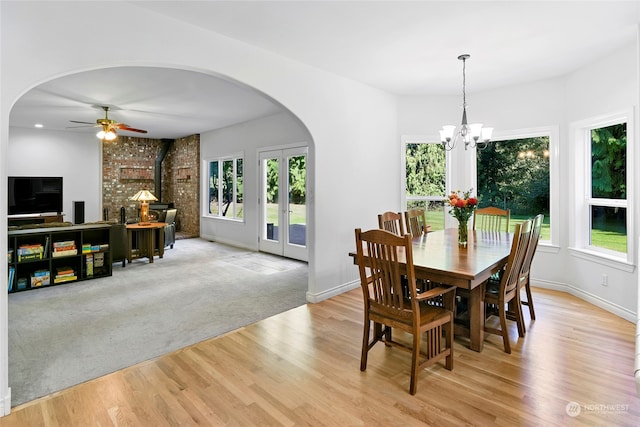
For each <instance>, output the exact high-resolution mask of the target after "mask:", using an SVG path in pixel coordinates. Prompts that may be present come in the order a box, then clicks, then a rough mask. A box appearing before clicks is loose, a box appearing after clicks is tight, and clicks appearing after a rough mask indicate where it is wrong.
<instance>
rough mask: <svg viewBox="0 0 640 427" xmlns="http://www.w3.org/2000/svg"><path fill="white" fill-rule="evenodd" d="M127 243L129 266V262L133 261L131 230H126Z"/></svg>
mask: <svg viewBox="0 0 640 427" xmlns="http://www.w3.org/2000/svg"><path fill="white" fill-rule="evenodd" d="M127 243H128V247H127V261H128V262H129V264H131V261H132V260H133V230H131V229H128V230H127Z"/></svg>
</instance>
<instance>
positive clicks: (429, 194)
mask: <svg viewBox="0 0 640 427" xmlns="http://www.w3.org/2000/svg"><path fill="white" fill-rule="evenodd" d="M404 143H405V193H406V194H405V197H406V207H407V209H411V208H423V209H426V210H427V222H428V223H429V225H431V230H434V231H435V230H442V229H444V218H445V216H444V215H445V209H444V201H445V196H446V194H447V193H446V155H445V154H446V153H445V151H444V149H443V148H442V146H441V145H440V144H439V143H424V142H413V141H404Z"/></svg>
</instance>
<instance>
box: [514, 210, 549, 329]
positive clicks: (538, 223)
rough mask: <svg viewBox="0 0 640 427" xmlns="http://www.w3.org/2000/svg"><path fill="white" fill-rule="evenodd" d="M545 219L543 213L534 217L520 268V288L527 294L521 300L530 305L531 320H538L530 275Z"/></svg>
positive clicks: (523, 303)
mask: <svg viewBox="0 0 640 427" xmlns="http://www.w3.org/2000/svg"><path fill="white" fill-rule="evenodd" d="M543 220H544V215H543V214H539V215H536V216H535V218H533V224H532V226H531V238H530V239H529V246H528V247H527V254H526V256H525V259H524V262H523V263H522V268H521V270H520V289H522V288H524V289H525V292H526V294H527V299H526V301H525V300H523V299H522V298H520V302H521V303H522V305H526V306H527V307H529V315H530V316H531V320H536V312H535V310H534V308H533V297H532V295H531V283H530V280H529V276H530V273H531V263H532V261H533V257H534V255H535V254H536V250H537V249H538V242H539V241H540V233H541V231H542V221H543Z"/></svg>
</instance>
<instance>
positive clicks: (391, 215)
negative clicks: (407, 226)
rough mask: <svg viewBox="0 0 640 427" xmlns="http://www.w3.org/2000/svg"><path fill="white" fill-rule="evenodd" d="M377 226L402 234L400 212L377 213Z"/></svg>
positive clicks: (402, 223) (402, 222)
mask: <svg viewBox="0 0 640 427" xmlns="http://www.w3.org/2000/svg"><path fill="white" fill-rule="evenodd" d="M378 228H380V229H381V230H386V231H388V232H390V233H393V234H395V235H397V236H404V234H405V231H404V219H403V217H402V214H401V213H400V212H385V213H381V214H379V215H378Z"/></svg>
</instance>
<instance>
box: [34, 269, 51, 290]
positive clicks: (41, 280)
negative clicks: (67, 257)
mask: <svg viewBox="0 0 640 427" xmlns="http://www.w3.org/2000/svg"><path fill="white" fill-rule="evenodd" d="M50 283H51V282H50V273H49V270H36V271H34V272H33V274H32V275H31V287H32V288H37V287H40V286H48V285H49V284H50Z"/></svg>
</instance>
